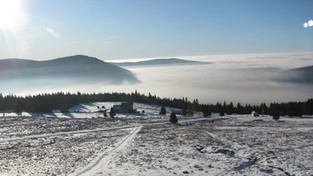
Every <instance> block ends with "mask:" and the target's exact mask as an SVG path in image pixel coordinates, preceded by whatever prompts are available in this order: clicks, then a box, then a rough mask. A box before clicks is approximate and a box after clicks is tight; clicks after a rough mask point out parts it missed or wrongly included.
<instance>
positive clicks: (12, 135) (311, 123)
mask: <svg viewBox="0 0 313 176" xmlns="http://www.w3.org/2000/svg"><path fill="white" fill-rule="evenodd" d="M113 104H116V103H89V104H83V105H78V106H75V107H73V108H71V109H70V113H66V114H62V113H51V114H42V113H35V114H34V113H32V114H30V113H19V114H13V113H10V114H9V113H7V114H4V115H5V116H4V117H1V118H0V125H1V128H0V132H1V137H0V151H1V155H0V175H1V176H2V175H5V176H12V175H13V176H14V175H16V176H17V175H39V176H40V175H73V176H74V175H88V176H89V175H95V176H100V175H114V176H115V175H142V176H144V175H307V176H310V175H313V168H312V166H313V142H312V141H313V135H312V134H313V119H310V118H308V119H299V118H281V119H280V121H279V122H276V121H274V120H272V119H271V117H269V116H263V117H251V116H250V115H231V116H226V117H223V118H221V117H218V116H214V117H213V118H211V119H205V118H201V117H200V115H199V114H196V116H195V117H193V118H188V119H187V118H185V117H181V116H178V120H179V124H178V125H172V124H169V123H168V121H169V117H168V116H169V112H171V110H173V109H172V108H169V107H167V112H168V114H167V116H160V115H158V113H159V111H160V108H161V107H160V106H157V105H145V104H137V103H135V104H134V107H135V108H136V109H137V111H139V112H141V113H138V114H118V115H117V117H116V118H113V119H112V118H109V117H103V114H101V113H97V112H96V111H97V110H98V107H102V106H105V107H106V108H110V107H111V106H113ZM142 111H145V113H142ZM212 119H213V120H214V123H212V121H211V120H212Z"/></svg>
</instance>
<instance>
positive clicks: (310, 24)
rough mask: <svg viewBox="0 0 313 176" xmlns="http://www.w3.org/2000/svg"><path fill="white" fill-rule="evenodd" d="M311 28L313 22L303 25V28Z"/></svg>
mask: <svg viewBox="0 0 313 176" xmlns="http://www.w3.org/2000/svg"><path fill="white" fill-rule="evenodd" d="M312 26H313V20H310V21H308V22H305V23H303V27H304V28H307V27H312Z"/></svg>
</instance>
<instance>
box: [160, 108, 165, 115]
mask: <svg viewBox="0 0 313 176" xmlns="http://www.w3.org/2000/svg"><path fill="white" fill-rule="evenodd" d="M160 115H166V109H165V107H164V106H162V107H161V111H160Z"/></svg>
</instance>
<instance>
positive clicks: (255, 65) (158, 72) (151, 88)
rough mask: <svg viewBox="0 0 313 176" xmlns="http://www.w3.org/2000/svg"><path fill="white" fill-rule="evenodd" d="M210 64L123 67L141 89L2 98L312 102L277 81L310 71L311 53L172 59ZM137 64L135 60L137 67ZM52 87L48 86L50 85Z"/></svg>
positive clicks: (84, 88)
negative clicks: (109, 95) (139, 96)
mask: <svg viewBox="0 0 313 176" xmlns="http://www.w3.org/2000/svg"><path fill="white" fill-rule="evenodd" d="M177 58H180V59H187V60H195V61H205V62H210V64H199V65H170V66H147V67H128V68H127V67H125V68H126V69H129V70H130V71H132V72H133V73H134V74H135V75H136V77H137V78H138V79H139V80H140V83H138V84H134V85H130V84H128V83H127V82H125V83H124V84H122V85H112V84H107V83H104V82H94V83H90V82H88V83H85V82H83V81H80V82H72V81H66V79H65V80H54V81H51V80H24V81H23V82H21V81H20V82H12V81H9V80H6V81H4V80H2V81H1V84H0V88H1V91H2V92H3V93H5V94H8V93H13V94H18V95H29V94H37V93H49V92H58V91H63V92H77V91H80V92H85V93H93V92H95V93H97V92H126V93H130V92H134V91H135V90H137V91H139V92H140V93H145V94H148V93H151V94H152V95H154V94H156V95H157V96H159V97H171V98H182V97H188V99H189V100H193V99H196V98H197V99H198V100H199V102H201V103H216V102H223V101H226V102H230V101H232V102H233V103H236V102H241V103H243V104H244V103H251V104H260V103H261V102H265V103H270V102H287V101H306V100H307V99H308V98H313V94H312V92H313V85H312V84H294V83H288V82H281V81H277V79H276V78H277V75H278V74H280V73H282V72H283V71H285V70H289V69H293V68H299V67H304V66H310V65H313V53H292V54H245V55H208V56H188V57H177ZM138 60H140V59H137V61H138ZM52 82H53V84H52ZM56 83H57V84H56Z"/></svg>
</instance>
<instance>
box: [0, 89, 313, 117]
mask: <svg viewBox="0 0 313 176" xmlns="http://www.w3.org/2000/svg"><path fill="white" fill-rule="evenodd" d="M89 102H137V103H146V104H158V105H163V106H169V107H174V108H181V109H182V114H184V115H190V116H191V115H193V112H195V111H202V112H203V114H204V115H205V116H209V115H210V114H211V113H225V114H250V113H251V112H252V111H256V112H258V113H259V114H271V115H273V114H276V115H289V116H301V115H312V114H313V99H308V100H307V101H305V102H288V103H270V104H269V105H267V104H265V103H261V104H260V105H250V104H245V105H242V104H240V103H237V104H235V105H234V104H233V103H232V102H229V103H226V102H223V103H216V104H200V103H199V102H198V100H197V99H195V100H193V101H190V100H188V98H186V97H183V98H160V97H158V96H156V95H151V94H150V93H149V94H148V95H145V94H141V93H139V92H137V91H135V92H132V93H117V92H112V93H80V92H77V93H64V92H58V93H51V94H49V93H45V94H38V95H29V96H16V95H12V94H10V95H5V96H4V95H2V94H0V111H2V112H4V111H13V112H52V111H53V110H60V111H61V112H67V111H68V109H69V108H71V107H72V106H74V105H77V104H80V103H89Z"/></svg>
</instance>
